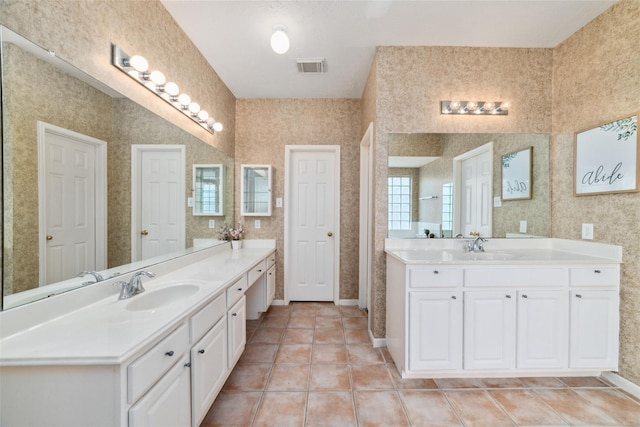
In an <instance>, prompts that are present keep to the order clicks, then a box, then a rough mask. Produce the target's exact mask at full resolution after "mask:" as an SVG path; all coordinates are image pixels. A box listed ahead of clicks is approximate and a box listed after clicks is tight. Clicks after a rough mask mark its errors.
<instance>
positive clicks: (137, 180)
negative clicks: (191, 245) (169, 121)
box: [131, 144, 187, 262]
mask: <svg viewBox="0 0 640 427" xmlns="http://www.w3.org/2000/svg"><path fill="white" fill-rule="evenodd" d="M145 151H175V152H179V153H180V158H181V161H180V166H181V168H182V173H181V174H180V176H181V177H182V185H181V186H180V189H181V190H182V198H181V200H182V201H183V203H184V200H185V197H186V175H185V159H186V149H185V146H184V145H180V144H132V145H131V262H136V261H140V258H141V257H142V254H141V251H142V245H141V244H140V239H139V238H140V224H139V221H138V218H140V202H141V199H140V195H141V193H142V189H141V188H140V186H141V180H142V167H141V166H142V164H141V161H142V153H143V152H145ZM182 211H183V215H182V225H183V227H182V239H183V240H184V239H186V225H187V222H186V221H187V218H186V213H185V212H184V209H183V210H182ZM184 243H185V245H186V242H184Z"/></svg>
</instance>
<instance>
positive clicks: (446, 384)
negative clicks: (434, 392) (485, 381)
mask: <svg viewBox="0 0 640 427" xmlns="http://www.w3.org/2000/svg"><path fill="white" fill-rule="evenodd" d="M435 382H436V384H438V387H439V388H441V389H443V390H448V389H459V388H482V382H481V381H480V380H479V379H477V378H437V379H436V380H435Z"/></svg>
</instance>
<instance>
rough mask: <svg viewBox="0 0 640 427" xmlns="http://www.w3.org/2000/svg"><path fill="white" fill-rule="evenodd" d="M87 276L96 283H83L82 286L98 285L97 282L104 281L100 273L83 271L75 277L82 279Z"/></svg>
mask: <svg viewBox="0 0 640 427" xmlns="http://www.w3.org/2000/svg"><path fill="white" fill-rule="evenodd" d="M87 275H91V276H93V277H94V278H95V279H96V281H95V282H83V283H82V286H87V285H90V284H92V283H98V282H101V281H103V280H104V279H103V278H102V276H101V275H100V273H98V272H97V271H83V272H81V273H80V274H78V276H77V277H84V276H87Z"/></svg>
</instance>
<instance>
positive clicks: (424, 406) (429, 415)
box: [400, 383, 462, 427]
mask: <svg viewBox="0 0 640 427" xmlns="http://www.w3.org/2000/svg"><path fill="white" fill-rule="evenodd" d="M434 385H435V383H434ZM400 399H401V400H402V402H404V407H405V408H406V410H407V415H408V416H409V421H410V422H411V425H412V426H414V427H418V426H430V427H445V426H461V425H462V423H461V422H460V419H459V418H458V416H457V415H456V413H455V412H454V411H453V408H451V405H449V402H447V399H445V398H444V396H443V395H442V392H440V391H439V390H428V391H425V390H420V391H401V392H400Z"/></svg>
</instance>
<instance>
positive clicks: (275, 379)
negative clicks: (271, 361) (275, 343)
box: [267, 364, 310, 391]
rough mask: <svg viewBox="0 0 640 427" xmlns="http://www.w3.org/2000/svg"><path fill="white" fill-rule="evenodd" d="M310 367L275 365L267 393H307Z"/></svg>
mask: <svg viewBox="0 0 640 427" xmlns="http://www.w3.org/2000/svg"><path fill="white" fill-rule="evenodd" d="M309 366H310V365H278V364H275V365H273V369H272V370H271V376H270V377H269V382H268V383H267V391H306V390H308V389H309Z"/></svg>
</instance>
